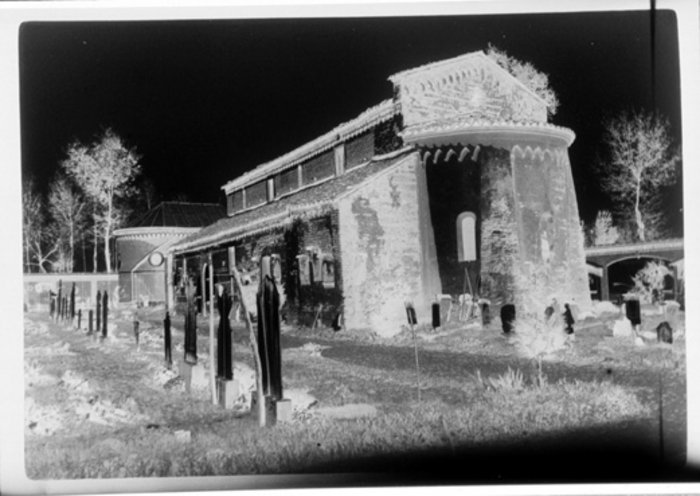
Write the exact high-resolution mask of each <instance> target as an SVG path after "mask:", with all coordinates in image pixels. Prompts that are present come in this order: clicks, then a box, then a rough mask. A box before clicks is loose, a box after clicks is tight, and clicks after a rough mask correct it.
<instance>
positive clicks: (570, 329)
mask: <svg viewBox="0 0 700 496" xmlns="http://www.w3.org/2000/svg"><path fill="white" fill-rule="evenodd" d="M564 324H565V326H566V327H565V328H564V330H565V331H566V333H567V334H573V333H574V315H573V313H572V312H571V307H570V306H569V304H568V303H564Z"/></svg>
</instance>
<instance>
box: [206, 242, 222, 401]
mask: <svg viewBox="0 0 700 496" xmlns="http://www.w3.org/2000/svg"><path fill="white" fill-rule="evenodd" d="M207 258H208V269H209V385H210V386H211V402H212V404H213V405H216V403H217V400H218V398H217V397H216V396H217V395H216V366H215V361H216V355H214V264H213V263H212V256H211V252H209V255H208V257H207ZM222 318H224V316H223V315H219V319H222Z"/></svg>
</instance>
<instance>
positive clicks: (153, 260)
mask: <svg viewBox="0 0 700 496" xmlns="http://www.w3.org/2000/svg"><path fill="white" fill-rule="evenodd" d="M163 260H164V258H163V254H162V253H161V252H159V251H154V252H153V253H151V256H150V257H148V263H150V264H151V265H153V266H154V267H158V266H159V265H161V264H162V263H163Z"/></svg>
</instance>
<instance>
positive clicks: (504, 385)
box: [472, 367, 525, 392]
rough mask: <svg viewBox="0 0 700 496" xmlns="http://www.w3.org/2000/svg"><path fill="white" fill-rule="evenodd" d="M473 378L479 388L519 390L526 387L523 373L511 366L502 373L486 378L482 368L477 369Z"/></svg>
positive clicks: (504, 390) (503, 390)
mask: <svg viewBox="0 0 700 496" xmlns="http://www.w3.org/2000/svg"><path fill="white" fill-rule="evenodd" d="M472 379H473V380H474V383H475V385H476V386H477V388H479V389H483V390H492V391H501V392H519V391H522V390H524V389H525V377H524V376H523V373H522V372H521V371H520V370H518V369H516V370H513V369H511V368H510V367H508V370H507V371H506V372H505V373H503V374H501V375H498V376H493V377H486V378H484V377H483V376H482V375H481V370H480V369H477V371H476V374H474V375H473V376H472Z"/></svg>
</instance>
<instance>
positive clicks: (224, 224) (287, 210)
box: [170, 147, 414, 253]
mask: <svg viewBox="0 0 700 496" xmlns="http://www.w3.org/2000/svg"><path fill="white" fill-rule="evenodd" d="M413 151H414V149H413V148H412V147H407V148H404V149H402V150H398V151H395V152H392V153H388V154H386V155H383V156H376V157H374V158H372V159H371V160H370V161H368V162H367V163H366V164H365V165H362V166H359V167H356V168H354V169H351V170H349V171H347V172H346V173H345V174H343V175H342V176H339V177H333V178H331V179H330V180H327V181H325V182H322V183H320V184H317V185H314V186H310V187H308V188H306V189H303V190H301V191H297V192H295V193H292V194H290V195H289V196H285V197H282V198H280V199H279V200H275V201H273V202H271V203H268V204H266V205H263V206H261V207H258V208H255V209H253V210H249V211H246V212H241V213H240V214H237V215H234V216H233V217H229V218H226V219H221V220H219V221H218V222H216V223H215V224H212V225H210V226H207V227H205V228H203V229H201V230H200V231H198V232H196V233H194V234H191V235H190V236H188V237H186V238H185V239H183V240H181V241H179V242H178V243H177V244H176V245H174V246H173V247H172V248H171V249H170V251H171V252H174V253H183V252H196V251H200V250H205V249H208V248H212V247H214V246H218V245H222V244H225V243H229V242H231V241H233V240H235V239H238V238H242V237H245V236H250V235H252V234H256V233H259V232H263V231H269V230H271V229H275V228H277V227H279V226H281V225H285V224H287V223H290V222H291V221H292V220H294V219H295V218H298V217H301V216H303V215H310V214H314V213H316V212H319V211H322V210H323V209H324V208H327V207H329V206H331V205H333V203H334V202H335V200H337V199H339V197H341V196H342V195H344V194H346V193H348V192H350V191H352V190H353V189H355V188H357V187H358V186H360V185H361V184H363V183H364V182H365V181H368V180H371V179H372V178H373V177H375V176H377V175H378V174H380V173H381V172H383V171H385V170H387V169H389V168H390V167H392V166H395V165H397V164H399V162H401V161H402V160H403V159H405V158H406V157H407V156H408V155H409V154H410V153H411V152H413Z"/></svg>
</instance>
